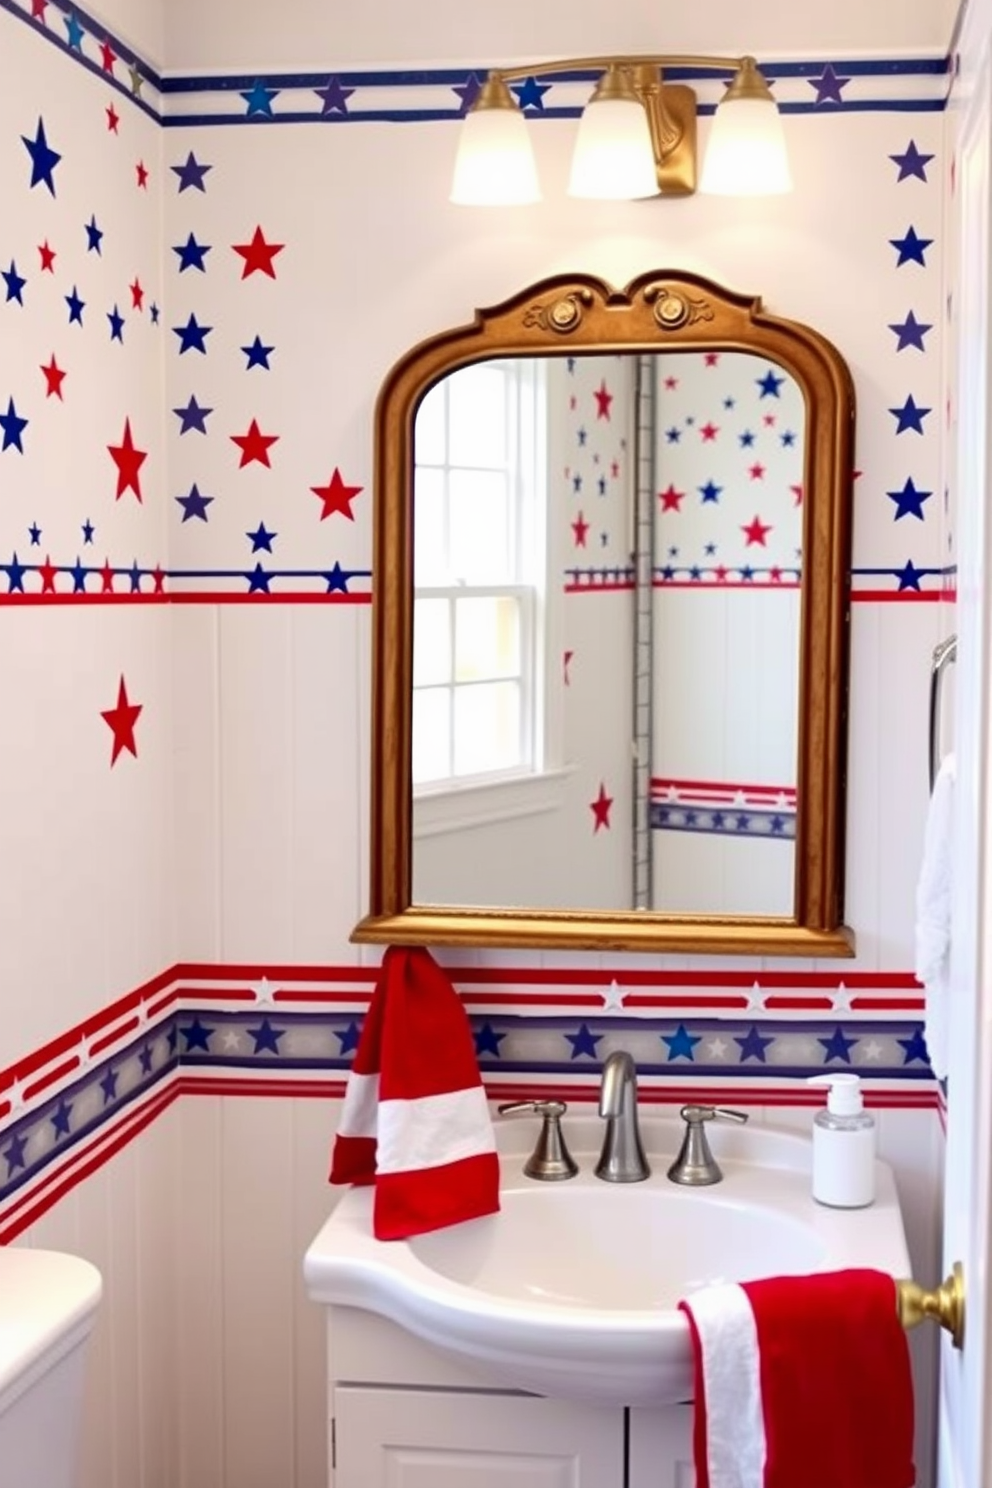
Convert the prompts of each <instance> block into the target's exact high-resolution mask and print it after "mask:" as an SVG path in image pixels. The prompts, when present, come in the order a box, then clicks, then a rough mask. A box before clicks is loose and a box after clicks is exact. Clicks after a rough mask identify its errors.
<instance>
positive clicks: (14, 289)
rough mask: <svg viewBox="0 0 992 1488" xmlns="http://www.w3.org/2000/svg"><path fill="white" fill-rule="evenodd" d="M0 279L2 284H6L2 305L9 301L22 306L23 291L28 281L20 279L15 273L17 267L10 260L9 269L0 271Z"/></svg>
mask: <svg viewBox="0 0 992 1488" xmlns="http://www.w3.org/2000/svg"><path fill="white" fill-rule="evenodd" d="M0 279H2V280H3V282H4V284H6V286H7V296H6V299H5V301H4V303H5V304H9V302H10V301H11V300H16V301H17V303H18V304H19V305H23V304H24V294H23V290H24V286H25V284H27V282H28V281H27V280H26V279H24V278H22V276H21V275H20V274H19V273H18V272H17V265H16V263H15V262H14V260H13V259H11V260H10V268H9V269H3V270H2V271H0Z"/></svg>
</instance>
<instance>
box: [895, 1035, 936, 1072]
mask: <svg viewBox="0 0 992 1488" xmlns="http://www.w3.org/2000/svg"><path fill="white" fill-rule="evenodd" d="M896 1043H897V1044H898V1045H899V1046H900V1048H901V1049H902V1051H903V1054H902V1062H903V1064H904V1065H905V1064H912V1062H913V1060H914V1059H919V1060H920V1061H921V1062H922V1063H923V1064H929V1063H930V1054H929V1051H928V1049H927V1041H926V1039H925V1038H924V1037H923V1029H922V1028H914V1029H913V1033H912V1037H910V1038H908V1039H896Z"/></svg>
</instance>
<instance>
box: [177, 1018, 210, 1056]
mask: <svg viewBox="0 0 992 1488" xmlns="http://www.w3.org/2000/svg"><path fill="white" fill-rule="evenodd" d="M180 1033H181V1034H182V1036H183V1038H184V1039H185V1040H186V1053H187V1054H189V1053H190V1052H191V1051H192V1050H193V1049H202V1050H203V1052H204V1053H205V1054H209V1053H210V1040H211V1038H212V1037H213V1029H212V1028H205V1027H204V1026H203V1024H202V1023H201V1022H200V1020H199V1018H194V1019H193V1021H192V1023H190V1024H189V1025H188V1026H187V1027H186V1028H182V1029H180Z"/></svg>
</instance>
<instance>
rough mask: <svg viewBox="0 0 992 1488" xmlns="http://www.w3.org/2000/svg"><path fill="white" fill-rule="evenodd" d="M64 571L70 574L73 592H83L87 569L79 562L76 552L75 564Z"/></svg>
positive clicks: (84, 590)
mask: <svg viewBox="0 0 992 1488" xmlns="http://www.w3.org/2000/svg"><path fill="white" fill-rule="evenodd" d="M66 573H67V574H71V575H72V592H73V594H85V593H86V575H87V574H88V573H89V569H88V568H84V567H83V565H82V564H81V563H80V561H79V555H78V553H77V555H76V562H75V565H74V566H73V567H72V568H67V569H66Z"/></svg>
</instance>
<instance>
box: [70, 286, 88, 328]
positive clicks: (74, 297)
mask: <svg viewBox="0 0 992 1488" xmlns="http://www.w3.org/2000/svg"><path fill="white" fill-rule="evenodd" d="M65 302H66V304H67V305H68V306H69V324H70V325H72V323H73V321H75V322H76V324H77V325H82V323H83V311H84V310H85V309H86V301H85V300H81V299H80V298H79V295H78V294H77V293H76V286H75V285H73V286H72V294H67V295H66V296H65Z"/></svg>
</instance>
